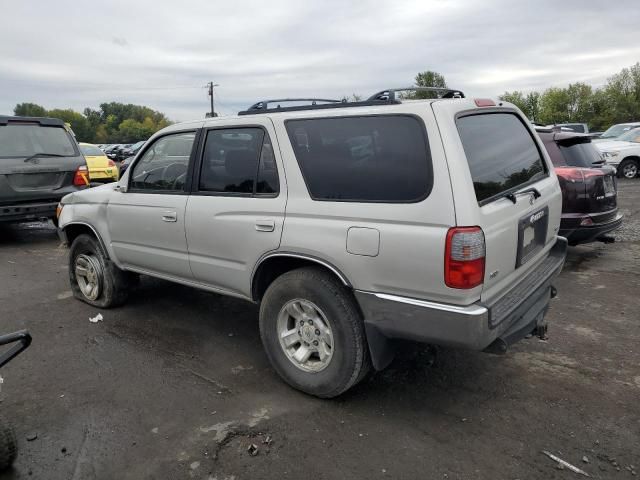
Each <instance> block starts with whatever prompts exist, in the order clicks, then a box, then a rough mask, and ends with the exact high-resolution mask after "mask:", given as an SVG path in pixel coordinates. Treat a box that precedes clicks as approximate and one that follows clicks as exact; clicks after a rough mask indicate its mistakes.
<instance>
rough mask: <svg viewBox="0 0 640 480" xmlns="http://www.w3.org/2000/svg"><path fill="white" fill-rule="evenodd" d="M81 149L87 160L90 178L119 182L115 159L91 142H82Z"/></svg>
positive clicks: (99, 180) (98, 180) (92, 179)
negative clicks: (108, 156) (109, 157)
mask: <svg viewBox="0 0 640 480" xmlns="http://www.w3.org/2000/svg"><path fill="white" fill-rule="evenodd" d="M79 145H80V151H81V152H82V154H83V155H84V158H85V159H86V160H87V166H88V167H89V178H90V179H91V181H92V182H117V181H118V176H119V171H118V166H117V165H116V164H115V162H114V161H113V160H110V159H108V158H107V156H106V155H105V153H104V152H103V151H102V150H100V149H99V148H98V147H96V146H95V145H92V144H91V143H80V144H79Z"/></svg>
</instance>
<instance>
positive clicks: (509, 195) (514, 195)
mask: <svg viewBox="0 0 640 480" xmlns="http://www.w3.org/2000/svg"><path fill="white" fill-rule="evenodd" d="M527 193H531V194H533V198H540V197H541V196H542V194H541V193H540V192H539V191H538V189H537V188H535V187H531V188H527V189H526V190H522V191H521V192H515V193H513V192H510V193H505V194H504V195H502V196H503V197H504V198H508V199H509V200H511V201H512V202H513V203H514V205H515V204H516V202H517V201H518V199H517V197H518V195H526V194H527Z"/></svg>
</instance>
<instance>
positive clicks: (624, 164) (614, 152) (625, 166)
mask: <svg viewBox="0 0 640 480" xmlns="http://www.w3.org/2000/svg"><path fill="white" fill-rule="evenodd" d="M596 146H597V147H598V149H599V150H600V151H601V152H602V156H603V157H604V159H605V161H606V163H607V165H611V166H612V167H615V168H616V169H617V170H618V177H621V178H622V177H624V178H635V177H637V176H638V171H640V128H634V129H631V130H628V131H627V132H626V133H624V134H623V135H620V136H619V137H617V138H616V139H615V140H613V141H606V142H598V143H596Z"/></svg>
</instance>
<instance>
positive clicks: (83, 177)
mask: <svg viewBox="0 0 640 480" xmlns="http://www.w3.org/2000/svg"><path fill="white" fill-rule="evenodd" d="M73 184H74V185H75V186H76V187H86V186H87V185H89V169H88V168H87V166H86V165H80V166H79V167H78V169H77V170H76V173H75V175H74V176H73Z"/></svg>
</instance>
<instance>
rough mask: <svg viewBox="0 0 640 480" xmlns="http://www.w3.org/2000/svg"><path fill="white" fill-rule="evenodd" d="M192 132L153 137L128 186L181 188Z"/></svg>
mask: <svg viewBox="0 0 640 480" xmlns="http://www.w3.org/2000/svg"><path fill="white" fill-rule="evenodd" d="M195 136H196V135H195V133H192V132H189V133H177V134H174V135H167V136H164V137H161V138H159V139H158V140H156V141H155V142H154V143H153V145H151V146H150V147H149V148H148V149H147V150H146V151H145V152H144V155H142V157H141V158H140V161H138V162H136V164H135V167H134V168H133V172H132V174H131V188H133V189H141V190H166V191H182V190H184V184H185V181H186V178H187V167H188V165H189V157H190V156H191V149H192V148H193V141H194V139H195Z"/></svg>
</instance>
